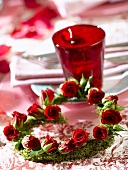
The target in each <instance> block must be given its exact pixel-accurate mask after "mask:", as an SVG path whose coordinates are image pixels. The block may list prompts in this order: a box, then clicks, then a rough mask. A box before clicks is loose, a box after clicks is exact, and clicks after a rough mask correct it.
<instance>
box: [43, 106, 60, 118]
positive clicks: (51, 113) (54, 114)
mask: <svg viewBox="0 0 128 170" xmlns="http://www.w3.org/2000/svg"><path fill="white" fill-rule="evenodd" d="M60 112H61V109H60V107H59V106H57V105H54V106H46V108H45V110H44V115H45V116H46V119H47V120H57V119H58V118H59V113H60Z"/></svg>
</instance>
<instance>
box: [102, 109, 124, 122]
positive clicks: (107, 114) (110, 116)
mask: <svg viewBox="0 0 128 170" xmlns="http://www.w3.org/2000/svg"><path fill="white" fill-rule="evenodd" d="M101 116H102V117H101V122H102V123H103V124H113V125H114V124H118V123H119V122H120V121H121V120H122V117H121V115H120V112H119V111H118V110H112V109H108V110H105V111H103V112H102V115H101Z"/></svg>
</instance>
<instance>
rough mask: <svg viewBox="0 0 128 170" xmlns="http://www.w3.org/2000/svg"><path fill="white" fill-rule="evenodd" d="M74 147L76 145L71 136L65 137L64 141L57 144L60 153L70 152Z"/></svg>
mask: <svg viewBox="0 0 128 170" xmlns="http://www.w3.org/2000/svg"><path fill="white" fill-rule="evenodd" d="M75 148H76V145H75V143H74V140H73V139H72V138H71V139H67V140H66V141H64V142H62V143H61V144H60V146H59V150H60V152H61V153H68V152H71V151H73V150H75Z"/></svg>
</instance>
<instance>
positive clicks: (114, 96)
mask: <svg viewBox="0 0 128 170" xmlns="http://www.w3.org/2000/svg"><path fill="white" fill-rule="evenodd" d="M105 100H113V101H114V103H115V104H117V101H118V96H116V95H110V96H107V97H105Z"/></svg>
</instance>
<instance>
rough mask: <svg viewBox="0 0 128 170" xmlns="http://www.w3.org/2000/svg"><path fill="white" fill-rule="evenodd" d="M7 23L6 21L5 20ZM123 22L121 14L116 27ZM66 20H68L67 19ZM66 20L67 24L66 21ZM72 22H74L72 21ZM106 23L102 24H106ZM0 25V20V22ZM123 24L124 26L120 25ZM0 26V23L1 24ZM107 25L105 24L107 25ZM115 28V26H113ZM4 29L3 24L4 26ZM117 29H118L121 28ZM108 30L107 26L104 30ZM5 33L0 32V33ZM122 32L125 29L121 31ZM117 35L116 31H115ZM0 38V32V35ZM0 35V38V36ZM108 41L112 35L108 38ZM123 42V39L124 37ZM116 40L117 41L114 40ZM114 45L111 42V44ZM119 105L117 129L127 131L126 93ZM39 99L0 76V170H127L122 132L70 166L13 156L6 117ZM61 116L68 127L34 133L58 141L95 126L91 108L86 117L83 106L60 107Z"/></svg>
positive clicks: (126, 139)
mask: <svg viewBox="0 0 128 170" xmlns="http://www.w3.org/2000/svg"><path fill="white" fill-rule="evenodd" d="M8 19H10V18H8ZM109 19H110V23H111V24H113V23H114V22H112V21H113V19H112V17H111V16H108V17H107V20H109ZM125 19H127V20H128V14H123V17H122V19H121V22H120V23H125V24H124V25H126V21H125ZM69 20H70V19H69ZM69 20H68V21H69ZM75 20H76V18H75ZM105 20H106V19H104V17H102V16H101V17H99V18H98V21H97V20H96V18H95V19H94V20H93V19H92V18H89V19H88V20H86V21H85V18H83V19H82V20H81V21H82V22H86V23H90V24H95V23H97V22H98V23H101V24H102V23H104V22H105ZM107 20H106V21H107ZM118 20H120V16H119V15H117V17H116V21H118ZM0 21H1V22H2V21H3V20H0ZM124 21H125V22H124ZM1 22H0V23H1ZM107 24H108V23H107ZM114 24H115V23H114ZM5 25H6V23H5ZM124 25H123V24H122V25H121V26H122V27H121V29H122V28H123V26H124ZM107 29H108V30H109V29H110V28H109V26H108V27H107ZM2 30H3V31H5V30H4V29H2ZM125 30H126V29H125ZM117 31H120V29H119V30H117ZM124 33H125V35H126V34H127V32H125V31H122V35H124ZM1 34H2V32H1ZM1 34H0V36H1ZM110 36H111V37H112V35H110ZM125 39H127V36H125ZM117 40H119V41H120V38H119V37H118V36H117ZM112 41H114V40H112ZM118 97H119V102H118V103H119V104H120V105H122V106H124V107H125V108H124V110H123V111H121V115H122V117H123V120H122V122H121V125H122V126H123V127H125V128H126V129H127V128H128V90H127V91H125V92H123V93H121V94H119V96H118ZM38 100H39V98H38V96H37V95H36V94H34V92H33V91H32V89H31V88H30V86H29V85H25V86H18V87H11V85H10V73H7V74H2V75H0V137H1V138H0V169H1V170H34V169H35V170H49V169H51V170H62V169H63V170H79V169H81V170H85V169H86V170H100V169H101V170H104V169H105V170H109V169H112V170H126V169H128V133H127V132H122V133H121V135H122V136H121V137H120V136H117V137H116V138H115V142H114V144H113V145H112V146H111V147H110V148H109V149H107V150H105V151H104V152H102V153H100V154H98V155H96V156H94V157H93V158H91V159H82V160H77V161H71V162H62V163H56V164H43V163H35V162H32V161H25V160H24V159H23V157H21V156H20V155H19V154H18V153H15V152H14V151H13V148H12V144H11V143H10V142H9V141H7V140H6V139H5V136H4V135H3V128H4V127H5V126H6V125H8V124H9V121H10V117H9V115H11V114H12V112H13V111H14V110H16V111H19V112H21V113H26V110H27V108H28V107H29V106H30V105H32V104H33V103H34V102H38ZM61 108H62V110H63V114H64V115H65V116H66V117H67V118H68V120H69V124H66V125H63V126H62V125H61V126H59V125H48V126H46V128H45V129H41V130H40V129H38V130H37V131H36V133H37V134H38V135H39V136H40V135H44V134H47V133H50V135H52V136H54V135H55V134H56V135H58V136H59V138H60V139H61V138H64V137H69V136H71V132H72V131H73V130H74V129H76V128H77V127H83V128H85V129H90V130H91V128H93V127H94V126H95V124H97V122H98V119H97V116H96V114H95V112H94V110H93V109H94V108H91V114H88V112H89V111H90V107H88V106H87V105H85V104H83V103H78V104H74V105H71V104H67V105H61Z"/></svg>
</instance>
